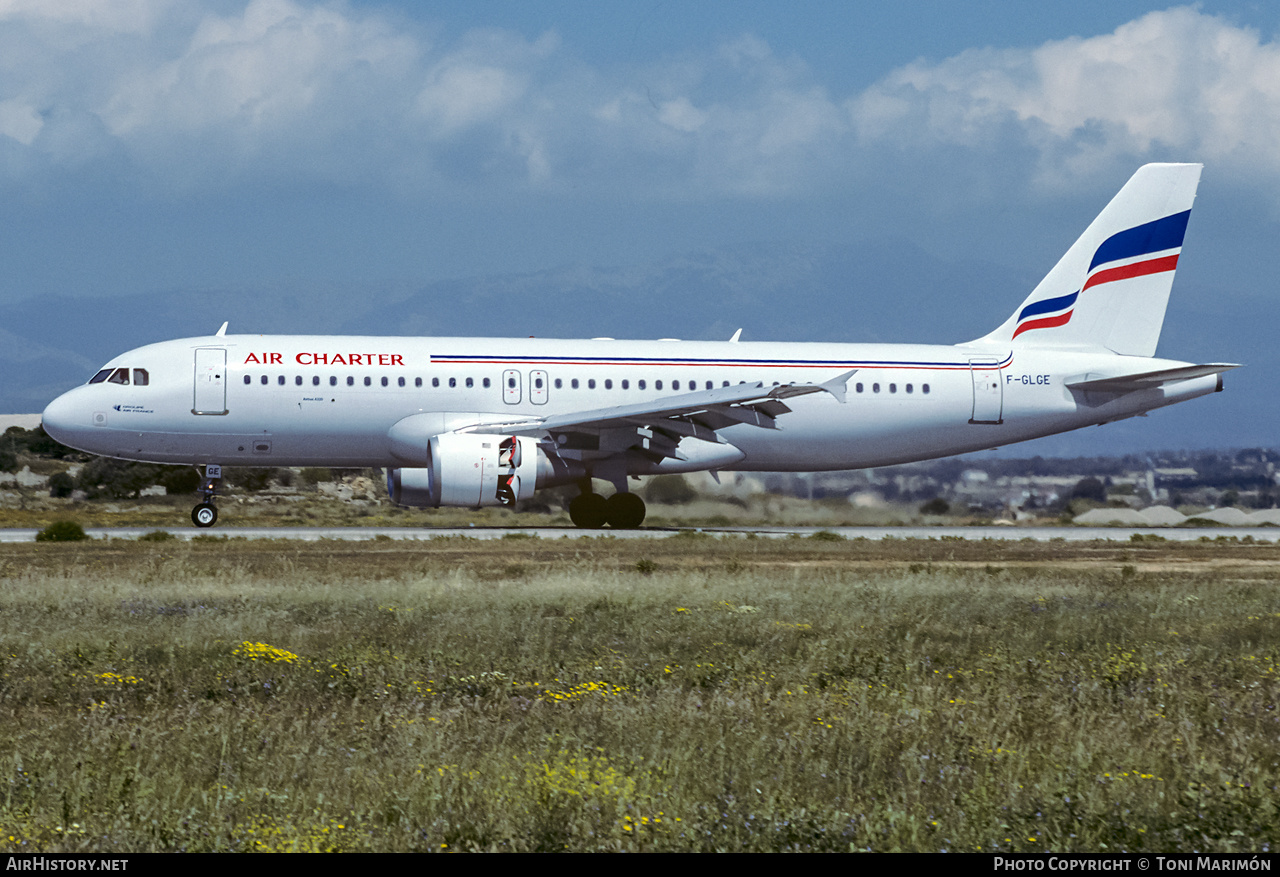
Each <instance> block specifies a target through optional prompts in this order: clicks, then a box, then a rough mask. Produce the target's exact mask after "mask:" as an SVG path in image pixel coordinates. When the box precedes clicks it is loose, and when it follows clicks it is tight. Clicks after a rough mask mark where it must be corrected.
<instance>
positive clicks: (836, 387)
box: [818, 368, 858, 405]
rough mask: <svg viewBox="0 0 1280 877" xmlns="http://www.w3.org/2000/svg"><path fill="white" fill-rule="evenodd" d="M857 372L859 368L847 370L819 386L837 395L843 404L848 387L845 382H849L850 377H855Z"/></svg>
mask: <svg viewBox="0 0 1280 877" xmlns="http://www.w3.org/2000/svg"><path fill="white" fill-rule="evenodd" d="M857 372H858V370H857V369H856V368H855V369H852V370H850V371H847V372H845V373H844V374H842V375H836V376H835V377H834V378H832V379H831V380H829V381H827V382H826V383H822V384H818V386H819V387H821V388H822V389H824V390H826V391H827V392H828V393H830V394H831V395H832V396H835V397H836V399H837V400H838V401H839V402H840V404H841V405H843V404H844V399H845V389H846V387H845V384H847V383H849V378H851V377H853V376H854V375H855V374H857Z"/></svg>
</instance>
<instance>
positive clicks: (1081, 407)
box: [44, 335, 1220, 471]
mask: <svg viewBox="0 0 1280 877" xmlns="http://www.w3.org/2000/svg"><path fill="white" fill-rule="evenodd" d="M224 355H225V362H224V361H223V359H222V357H223V356H224ZM1181 365H1185V364H1184V363H1178V362H1172V361H1169V360H1159V359H1145V358H1139V357H1133V356H1117V355H1114V354H1109V353H1105V352H1103V353H1099V352H1087V351H1071V350H1054V349H1045V348H1043V347H1030V348H1021V347H1019V346H1018V345H1017V344H1016V343H1015V344H1014V345H1011V346H1006V347H1003V348H1001V349H995V348H994V347H993V348H991V349H987V348H985V347H982V346H976V345H961V346H930V345H905V344H793V343H747V342H744V343H731V342H693V341H613V340H593V341H585V340H582V341H576V340H575V341H567V340H553V339H516V340H512V339H496V338H409V337H344V336H305V335H304V336H270V335H238V336H226V337H222V336H210V337H204V338H191V339H184V340H178V341H167V342H163V343H159V344H152V345H148V346H146V347H141V348H138V349H136V350H132V351H130V352H128V353H125V354H123V355H121V356H119V357H116V358H115V359H113V360H112V361H111V362H110V363H108V364H107V366H106V367H105V368H106V369H129V370H131V371H130V373H131V374H132V373H133V370H138V369H141V370H144V371H145V372H146V377H147V380H146V383H145V385H141V386H139V385H138V384H137V382H136V381H131V382H130V383H128V384H124V383H121V382H118V381H113V380H111V379H103V380H100V381H99V382H98V383H90V384H86V385H84V386H80V387H76V388H75V389H73V390H71V391H69V392H67V393H65V394H63V395H62V396H60V397H59V398H58V399H56V400H55V401H54V402H52V403H51V404H50V405H49V407H48V408H47V409H46V411H45V415H44V425H45V429H46V430H47V431H48V432H49V434H50V435H51V436H53V437H54V438H55V439H57V440H58V441H60V442H62V443H63V444H66V445H69V446H71V447H75V448H78V449H81V450H84V451H88V452H91V453H95V454H102V455H105V456H110V457H118V458H122V459H128V460H142V461H149V462H156V463H186V464H209V463H217V464H221V465H226V466H339V467H396V466H403V465H406V462H405V460H404V458H403V457H397V456H394V455H393V454H392V453H391V442H390V440H389V438H388V432H389V430H390V429H391V428H392V427H393V426H394V425H395V424H396V423H397V422H398V421H400V420H402V419H403V418H406V417H409V416H412V415H417V414H422V413H439V414H441V415H442V416H441V421H440V422H441V424H442V427H443V428H444V429H452V428H457V427H462V426H471V425H474V424H476V423H483V422H486V421H495V422H496V421H510V420H512V419H520V418H542V417H547V416H550V415H556V414H572V413H573V412H578V411H595V410H598V409H607V408H610V407H613V406H622V405H629V404H633V403H639V402H647V401H651V400H654V399H659V398H662V397H666V396H673V395H679V394H682V393H688V392H690V391H693V390H704V389H710V388H715V387H722V386H725V385H736V384H739V383H741V382H748V383H751V382H757V381H763V382H764V383H765V384H766V385H771V384H774V383H778V384H787V383H792V382H795V383H815V384H816V383H822V382H824V381H829V380H831V379H832V378H834V377H836V376H838V375H840V374H842V373H845V372H849V371H851V370H856V372H855V373H854V374H853V376H852V377H851V378H849V380H848V382H847V385H846V387H847V390H846V392H847V396H846V401H845V402H843V403H841V402H840V401H839V400H838V399H837V398H835V397H834V396H833V395H831V394H828V393H814V394H812V395H808V396H803V397H798V398H795V399H789V400H787V405H788V406H789V407H790V408H791V409H792V410H791V412H790V413H786V414H783V415H782V416H780V417H779V418H778V421H777V424H778V427H779V428H778V429H764V428H760V427H757V426H751V425H741V426H731V427H728V428H725V429H723V430H721V431H720V435H721V436H722V438H723V439H724V440H726V441H727V442H729V443H731V444H732V445H733V446H735V447H737V448H738V449H740V450H741V451H742V452H743V454H744V455H745V456H744V457H743V458H742V459H740V460H738V461H737V462H735V463H733V464H732V465H726V466H716V467H707V466H700V465H698V464H697V463H696V462H690V463H689V464H688V465H687V466H686V467H685V468H686V470H687V469H693V468H723V469H729V470H756V471H760V470H765V471H817V470H829V469H853V468H862V467H870V466H883V465H888V464H893V463H902V462H909V461H913V460H923V459H929V458H934V457H941V456H947V455H950V454H959V453H964V452H966V451H974V450H980V449H984V448H991V447H996V446H999V445H1005V444H1009V443H1011V442H1018V441H1024V440H1027V439H1031V438H1037V437H1039V436H1046V435H1051V434H1054V433H1059V432H1064V431H1067V430H1071V429H1076V428H1078V427H1081V426H1086V425H1090V424H1096V423H1105V422H1108V421H1112V420H1118V419H1122V418H1125V417H1131V416H1134V415H1136V414H1141V413H1143V412H1145V411H1149V410H1151V409H1154V408H1159V407H1162V406H1165V405H1170V404H1173V403H1175V402H1179V401H1182V400H1184V399H1190V398H1194V397H1196V396H1202V395H1205V394H1207V393H1211V392H1213V391H1214V390H1215V389H1218V388H1219V387H1220V382H1219V378H1218V376H1217V375H1208V376H1205V377H1198V378H1193V379H1190V380H1184V381H1180V382H1178V383H1175V384H1171V385H1165V386H1157V387H1152V388H1150V389H1142V390H1139V391H1135V392H1127V393H1123V394H1115V393H1109V394H1090V393H1083V392H1081V391H1079V390H1072V389H1069V388H1068V387H1067V386H1066V384H1067V382H1068V381H1081V380H1092V379H1100V378H1107V377H1111V376H1115V375H1122V374H1132V373H1135V372H1140V371H1156V370H1160V369H1167V368H1174V367H1178V366H1181ZM104 370H105V369H104ZM672 462H673V463H674V462H677V461H672ZM679 469H680V467H679V465H678V464H677V465H676V466H675V467H674V468H669V471H679Z"/></svg>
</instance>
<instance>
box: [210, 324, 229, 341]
mask: <svg viewBox="0 0 1280 877" xmlns="http://www.w3.org/2000/svg"><path fill="white" fill-rule="evenodd" d="M230 322H231V321H230V320H227V322H226V323H223V324H222V328H221V329H219V330H218V331H217V332H214V333H213V337H214V338H221V337H223V336H224V335H226V334H227V325H228V324H229V323H230Z"/></svg>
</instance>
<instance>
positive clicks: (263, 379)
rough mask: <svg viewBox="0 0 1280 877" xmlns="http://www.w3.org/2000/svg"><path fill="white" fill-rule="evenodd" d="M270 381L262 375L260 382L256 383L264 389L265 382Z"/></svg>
mask: <svg viewBox="0 0 1280 877" xmlns="http://www.w3.org/2000/svg"><path fill="white" fill-rule="evenodd" d="M270 380H271V378H269V377H267V376H266V375H263V376H262V380H260V381H259V382H258V383H260V384H262V386H264V387H265V386H266V385H267V382H268V381H270Z"/></svg>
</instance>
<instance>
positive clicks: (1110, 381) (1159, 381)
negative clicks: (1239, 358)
mask: <svg viewBox="0 0 1280 877" xmlns="http://www.w3.org/2000/svg"><path fill="white" fill-rule="evenodd" d="M1239 367H1240V366H1239V365H1235V364H1232V363H1226V362H1211V363H1207V364H1205V365H1185V366H1180V367H1178V368H1165V369H1160V370H1159V371H1153V372H1141V373H1139V374H1134V375H1121V376H1119V377H1115V378H1095V379H1085V380H1079V381H1067V387H1068V388H1070V389H1072V390H1102V391H1106V392H1112V393H1132V392H1133V391H1135V390H1148V389H1151V388H1152V387H1161V386H1164V385H1165V384H1173V383H1177V382H1178V381H1189V380H1191V379H1192V378H1203V377H1205V376H1206V375H1217V374H1222V373H1223V372H1225V371H1230V370H1231V369H1233V368H1239Z"/></svg>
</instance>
